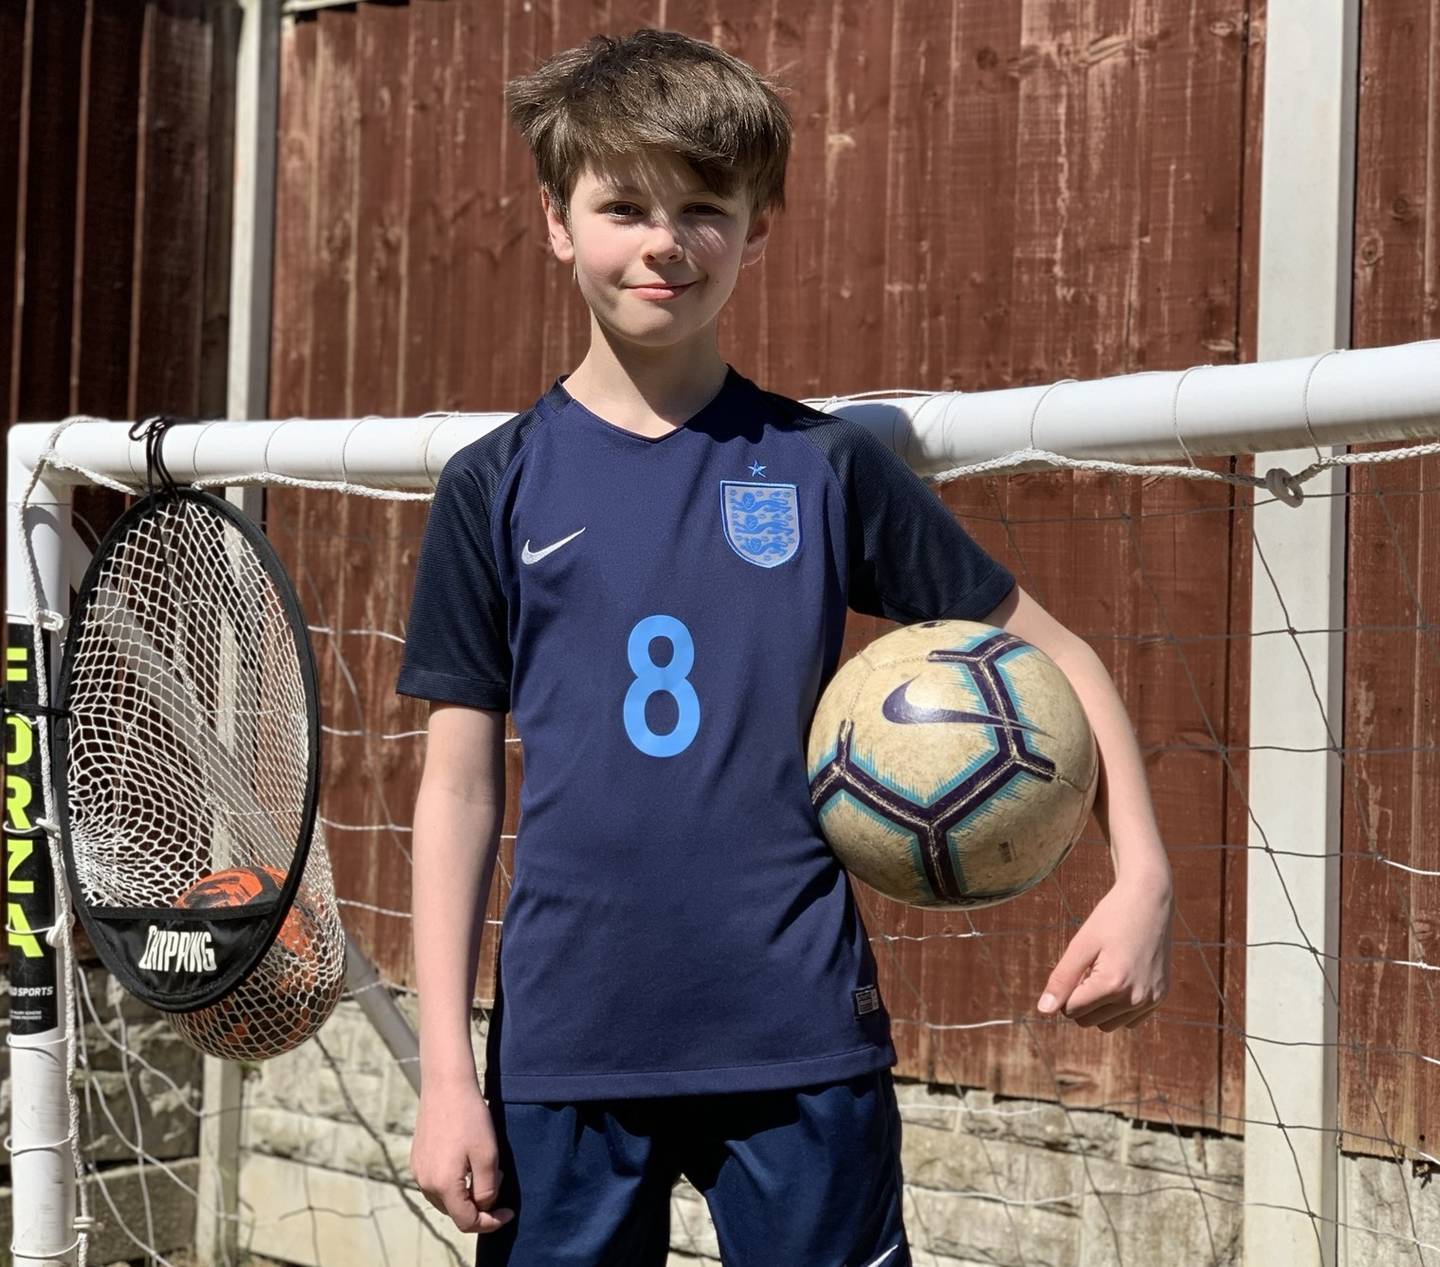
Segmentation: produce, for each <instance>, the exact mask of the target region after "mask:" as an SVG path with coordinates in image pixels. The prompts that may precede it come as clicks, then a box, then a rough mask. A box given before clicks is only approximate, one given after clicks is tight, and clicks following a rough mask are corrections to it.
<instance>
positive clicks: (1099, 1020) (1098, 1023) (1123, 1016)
mask: <svg viewBox="0 0 1440 1267" xmlns="http://www.w3.org/2000/svg"><path fill="white" fill-rule="evenodd" d="M1159 1006H1160V1001H1159V1000H1158V999H1157V1000H1155V1001H1154V1002H1151V1003H1131V1002H1129V1001H1128V1000H1126V999H1120V1000H1118V1001H1117V1000H1115V999H1114V998H1113V997H1111V998H1103V999H1100V1000H1098V1001H1097V1002H1095V1003H1093V1004H1091V1005H1090V1006H1089V1007H1087V1008H1082V1009H1080V1010H1079V1011H1077V1012H1073V1013H1072V1012H1068V1011H1067V1015H1068V1016H1069V1018H1070V1019H1071V1020H1072V1021H1074V1022H1075V1024H1077V1025H1078V1026H1080V1027H1081V1028H1082V1029H1098V1030H1101V1031H1102V1032H1104V1033H1106V1034H1109V1033H1112V1032H1114V1031H1115V1030H1117V1029H1120V1028H1121V1027H1122V1026H1123V1027H1125V1028H1126V1029H1133V1028H1134V1027H1135V1026H1136V1025H1139V1024H1140V1022H1141V1021H1143V1020H1145V1018H1146V1017H1148V1016H1149V1015H1150V1013H1151V1012H1153V1011H1155V1009H1156V1008H1158V1007H1159Z"/></svg>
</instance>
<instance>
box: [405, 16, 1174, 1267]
mask: <svg viewBox="0 0 1440 1267" xmlns="http://www.w3.org/2000/svg"><path fill="white" fill-rule="evenodd" d="M507 100H508V103H509V108H510V113H511V117H512V120H513V121H514V122H515V123H516V125H517V126H518V127H519V128H520V130H521V131H522V132H523V134H524V135H525V137H526V140H527V141H528V142H529V144H530V146H531V149H532V151H533V153H534V156H535V161H536V166H537V172H538V175H539V180H540V185H541V207H542V210H543V211H544V214H545V217H546V223H547V226H548V232H549V240H550V245H551V248H552V249H553V250H554V252H555V255H556V256H557V258H559V259H560V260H561V261H562V262H564V263H570V264H572V265H573V267H574V277H575V281H576V283H577V284H578V286H579V289H580V293H581V295H582V296H583V298H584V300H585V302H586V304H587V305H588V307H589V309H590V314H591V341H590V347H589V351H588V352H587V354H586V356H585V358H584V360H583V361H582V362H581V363H580V365H579V367H578V368H576V369H575V370H574V371H573V372H572V373H570V374H568V375H562V376H561V377H560V378H557V379H556V380H555V382H554V384H553V385H552V386H551V387H550V389H549V390H548V391H547V392H545V394H544V395H543V396H542V397H541V398H540V399H539V400H538V401H537V402H536V403H535V405H534V406H533V407H532V408H531V409H529V410H527V411H526V412H525V413H522V414H520V415H518V416H517V417H515V418H513V419H511V420H510V421H509V422H507V423H506V424H504V425H503V426H501V427H499V428H497V429H496V430H494V431H492V432H490V433H489V434H488V435H486V436H484V437H482V438H481V439H480V440H477V441H476V442H474V443H473V444H471V445H468V446H467V447H466V448H464V449H462V450H461V451H460V452H459V453H457V454H456V455H455V457H454V458H453V459H452V460H451V461H450V462H449V463H447V465H446V467H445V469H444V471H443V472H442V474H441V477H440V480H439V482H438V485H437V488H436V493H435V501H434V505H433V508H432V510H431V513H430V519H429V523H428V525H427V528H426V533H425V540H424V545H423V547H422V550H421V554H420V559H419V563H418V567H417V574H416V589H415V597H414V603H413V607H412V612H411V620H410V625H409V629H408V636H407V641H406V647H405V659H404V664H403V667H402V669H401V672H400V678H399V683H398V690H399V691H400V692H402V693H404V694H407V695H413V696H418V697H420V698H424V699H428V700H430V701H431V711H430V724H429V739H428V746H427V750H426V758H425V770H424V775H423V777H422V780H421V786H420V791H419V796H418V798H417V802H416V807H415V820H414V821H415V846H414V912H415V925H414V927H415V961H416V974H417V980H418V983H419V1000H420V1044H421V1070H422V1073H423V1092H422V1095H421V1102H420V1109H419V1115H418V1118H417V1123H416V1132H415V1140H414V1145H413V1148H412V1152H411V1165H412V1168H413V1170H414V1173H415V1176H416V1178H417V1180H418V1182H419V1184H420V1187H421V1189H422V1190H423V1191H424V1192H425V1195H426V1196H427V1198H428V1199H429V1200H430V1201H431V1202H432V1203H433V1204H434V1205H436V1206H437V1207H438V1208H440V1209H442V1210H444V1211H445V1212H447V1213H448V1214H449V1215H450V1216H451V1217H452V1218H453V1219H454V1221H455V1223H456V1225H457V1226H458V1227H460V1228H461V1229H462V1230H465V1231H474V1232H478V1233H481V1235H480V1238H479V1243H478V1259H477V1261H478V1262H479V1263H481V1264H510V1265H511V1267H548V1265H551V1264H555V1265H558V1264H562V1263H563V1264H575V1265H576V1267H663V1264H664V1263H665V1261H666V1258H667V1245H668V1240H669V1200H670V1191H671V1186H672V1184H673V1183H674V1182H675V1180H676V1179H677V1178H678V1176H679V1175H681V1174H684V1175H686V1176H687V1177H688V1178H689V1179H690V1181H691V1182H692V1183H693V1184H694V1185H695V1186H696V1187H697V1188H698V1189H699V1190H700V1192H701V1193H703V1194H704V1196H705V1198H706V1200H707V1202H708V1204H709V1207H710V1210H711V1213H712V1215H713V1217H714V1222H715V1226H716V1232H717V1235H718V1237H719V1242H720V1248H721V1252H722V1254H723V1257H724V1261H725V1262H726V1263H727V1264H737V1265H739V1267H840V1265H841V1264H844V1265H845V1267H882V1265H883V1267H903V1265H904V1264H908V1263H909V1262H910V1254H909V1249H908V1246H907V1242H906V1238H905V1230H904V1225H903V1220H902V1211H901V1173H900V1162H899V1156H900V1153H899V1146H900V1126H899V1115H898V1111H897V1109H896V1103H895V1096H894V1091H893V1087H892V1085H891V1075H890V1067H891V1065H892V1064H893V1063H894V1060H895V1053H894V1049H893V1047H892V1046H891V1043H890V1035H889V1019H888V1016H887V1014H886V1012H885V1010H884V1008H883V1006H881V1007H875V1006H874V1005H873V1001H874V988H873V987H874V985H875V963H874V959H873V957H872V955H871V951H870V947H869V944H868V939H867V935H866V932H865V928H864V925H863V923H862V922H861V919H860V916H859V913H858V911H857V910H856V908H855V905H854V902H853V899H852V896H851V891H850V888H849V884H848V882H847V879H846V877H845V875H844V873H843V871H841V869H840V868H839V866H838V864H837V863H836V861H835V859H834V856H833V854H832V853H831V851H830V850H829V848H828V847H827V846H826V845H825V843H824V841H823V839H822V838H821V837H820V835H819V833H818V827H817V823H816V820H815V816H814V811H813V809H812V808H811V805H810V801H809V793H808V786H807V780H806V771H805V759H804V749H805V736H806V730H807V727H808V723H809V719H810V717H811V714H812V712H813V709H814V705H815V702H816V699H817V697H818V694H819V691H820V688H821V687H822V685H823V684H824V682H825V681H826V680H827V679H828V678H829V676H830V675H831V674H832V673H833V671H834V669H835V667H836V661H837V658H838V655H839V651H840V641H841V635H842V631H843V626H844V617H845V609H846V607H847V605H848V606H849V607H853V608H855V609H857V610H859V611H862V612H870V613H875V614H879V615H883V616H886V617H889V618H891V619H893V620H898V621H907V622H908V621H914V620H927V619H938V618H943V617H953V618H966V619H974V620H984V621H988V622H989V623H991V624H995V625H1000V626H1003V627H1005V628H1007V629H1010V630H1013V631H1015V632H1016V633H1017V634H1019V635H1020V636H1021V637H1023V638H1025V639H1027V640H1028V641H1030V642H1033V643H1035V644H1036V645H1038V646H1040V647H1042V648H1043V649H1044V650H1046V651H1047V652H1048V653H1049V654H1050V655H1051V656H1053V657H1054V658H1055V659H1056V660H1057V661H1058V662H1059V664H1060V665H1061V667H1062V668H1063V669H1064V670H1065V671H1066V673H1067V674H1068V676H1069V678H1070V680H1071V681H1072V682H1073V684H1074V686H1075V689H1076V691H1077V693H1078V694H1079V695H1080V697H1081V699H1082V701H1083V703H1084V705H1085V708H1086V712H1087V714H1088V716H1089V717H1090V719H1091V722H1092V725H1093V728H1094V731H1095V734H1096V738H1097V742H1098V745H1099V748H1100V751H1101V757H1102V771H1103V772H1102V778H1101V784H1100V798H1099V800H1098V801H1097V806H1096V812H1097V815H1099V816H1100V817H1101V821H1102V822H1103V823H1105V824H1106V826H1107V831H1108V834H1109V838H1110V841H1111V846H1112V853H1113V856H1114V861H1115V869H1116V875H1117V879H1116V883H1115V887H1114V888H1112V889H1111V891H1110V892H1109V894H1107V896H1106V897H1105V898H1104V899H1103V900H1102V902H1101V903H1100V904H1099V906H1098V907H1097V908H1096V910H1095V912H1094V913H1093V914H1092V915H1091V917H1090V919H1089V920H1088V921H1087V922H1086V923H1085V924H1084V925H1083V926H1082V928H1081V929H1080V931H1079V932H1078V933H1077V934H1076V936H1075V938H1074V940H1073V941H1072V942H1071V944H1070V946H1069V948H1068V949H1067V951H1066V953H1065V956H1064V958H1062V960H1061V962H1060V964H1059V965H1058V966H1057V967H1056V969H1055V972H1054V973H1053V974H1052V976H1051V978H1050V980H1049V982H1048V985H1047V989H1046V993H1045V996H1044V997H1043V998H1042V999H1041V1001H1040V1005H1039V1007H1040V1010H1041V1012H1044V1013H1053V1012H1055V1011H1057V1010H1064V1012H1065V1013H1066V1014H1067V1015H1068V1016H1070V1017H1071V1018H1072V1019H1074V1020H1076V1021H1078V1022H1079V1023H1080V1024H1082V1025H1092V1024H1093V1025H1098V1026H1099V1027H1100V1028H1102V1029H1105V1030H1110V1029H1114V1028H1116V1027H1117V1026H1119V1025H1133V1024H1135V1023H1136V1022H1137V1021H1139V1020H1140V1019H1141V1018H1142V1017H1143V1016H1144V1015H1146V1014H1147V1013H1148V1012H1149V1011H1150V1010H1151V1009H1152V1008H1153V1007H1154V1006H1156V1005H1157V1004H1158V1002H1159V1000H1160V998H1161V997H1162V996H1163V994H1164V991H1165V987H1166V971H1167V960H1168V951H1169V920H1170V901H1171V898H1170V873H1169V868H1168V864H1167V862H1166V859H1165V854H1164V849H1163V847H1162V845H1161V843H1160V840H1159V836H1158V832H1157V830H1156V827H1155V822H1154V817H1153V813H1152V810H1151V806H1150V801H1149V795H1148V791H1147V789H1146V785H1145V779H1144V774H1143V771H1142V767H1141V762H1140V757H1139V753H1138V750H1137V748H1136V744H1135V739H1134V735H1133V733H1132V731H1131V729H1130V725H1129V722H1128V720H1127V718H1126V716H1125V713H1124V710H1123V708H1122V706H1121V704H1120V702H1119V699H1118V697H1117V696H1116V694H1115V690H1114V687H1113V685H1112V684H1111V683H1110V681H1109V678H1108V676H1107V675H1106V673H1105V671H1104V669H1103V667H1102V666H1101V665H1100V663H1099V661H1098V660H1097V659H1096V657H1095V656H1094V655H1093V653H1092V652H1091V651H1090V650H1089V648H1088V647H1087V646H1086V645H1085V644H1084V643H1082V642H1080V641H1079V640H1078V639H1077V638H1075V637H1074V636H1073V635H1071V634H1070V633H1068V632H1067V631H1066V630H1065V629H1063V628H1062V627H1061V626H1060V625H1058V624H1057V623H1056V622H1055V621H1054V620H1052V619H1051V618H1050V617H1049V616H1047V615H1046V614H1045V612H1044V611H1043V610H1042V609H1041V608H1040V607H1039V606H1037V605H1036V604H1035V603H1034V602H1033V600H1031V599H1030V598H1029V597H1028V596H1027V595H1026V594H1025V593H1024V592H1023V591H1022V590H1020V589H1019V588H1018V587H1016V585H1015V583H1014V578H1013V577H1012V576H1011V575H1010V574H1009V573H1008V572H1007V571H1006V570H1005V568H1004V567H1002V566H1001V565H1000V564H999V563H997V562H996V561H995V560H993V559H991V558H989V557H988V556H987V555H986V554H985V553H984V552H983V551H982V550H980V549H979V547H978V546H976V545H975V543H974V542H973V541H971V540H970V538H969V537H968V536H967V535H966V534H965V532H964V531H963V530H962V529H961V528H960V526H959V525H958V524H957V523H956V522H955V520H954V519H953V517H952V516H951V515H950V514H949V513H948V512H947V511H946V510H945V508H944V507H943V505H942V504H941V503H940V501H939V500H938V499H937V498H936V497H935V496H934V494H933V493H932V492H930V490H929V489H928V488H926V486H925V485H924V484H923V482H921V481H920V480H919V479H918V478H917V477H916V476H915V475H914V474H913V473H912V472H911V471H910V470H909V468H908V467H906V466H905V464H904V463H903V462H902V461H901V460H900V459H899V458H898V457H896V456H895V455H894V454H893V453H891V452H890V451H889V450H888V449H886V448H885V447H884V446H883V445H881V444H880V443H879V442H878V441H876V440H875V439H874V438H873V437H871V436H870V435H869V433H868V432H867V431H865V430H864V428H862V427H859V426H857V425H855V424H853V423H848V422H845V421H843V420H841V419H838V418H835V417H832V416H829V415H826V414H822V413H819V412H816V411H813V410H810V409H807V408H805V407H803V406H801V405H799V404H797V403H796V402H795V401H792V400H789V399H787V398H785V397H782V396H779V395H775V394H773V393H768V392H764V391H762V390H761V389H759V388H758V387H756V386H755V385H754V384H753V383H751V382H750V381H749V380H748V379H746V378H744V377H742V376H741V375H740V374H739V373H737V372H736V371H735V370H734V369H733V368H732V367H730V366H729V365H727V364H726V363H725V361H723V360H722V359H721V357H720V355H719V353H718V351H717V348H716V322H717V319H718V316H719V313H720V310H721V309H722V308H723V306H724V304H725V302H726V301H727V299H728V298H729V297H730V294H731V292H732V290H733V288H734V286H735V283H736V280H737V277H738V275H739V271H740V269H741V268H742V267H743V266H745V265H749V264H754V263H756V262H758V261H759V259H760V258H761V256H762V254H763V252H764V249H765V244H766V240H767V236H768V233H769V229H770V223H771V214H772V212H773V211H775V210H778V209H781V208H783V182H784V171H785V163H786V159H787V157H788V152H789V144H790V123H789V118H788V116H787V113H786V110H785V108H784V106H783V104H782V103H781V102H780V100H779V98H778V97H777V96H776V94H775V92H774V90H773V88H772V87H771V86H770V85H769V84H767V83H766V82H765V81H764V80H763V79H761V78H760V77H759V76H758V75H757V74H756V73H755V72H754V71H753V70H752V69H751V68H750V67H748V66H747V65H745V64H744V63H743V62H740V61H738V60H736V59H734V58H732V57H730V56H728V55H727V54H725V53H723V52H722V51H721V50H719V49H717V48H715V47H713V46H712V45H709V44H705V43H701V42H699V41H696V40H691V39H688V38H686V37H684V36H682V35H679V34H676V33H673V32H661V31H653V30H641V31H637V32H634V33H633V34H632V35H630V36H628V37H626V38H624V39H620V40H612V39H608V38H605V37H596V38H595V39H593V40H591V41H590V42H589V44H587V45H586V46H584V47H582V48H578V49H572V50H569V51H568V52H564V53H561V54H559V55H558V56H556V57H555V58H553V59H551V60H550V61H549V62H547V63H545V65H543V66H541V67H540V68H539V69H538V70H537V71H536V72H535V73H534V74H532V75H530V76H528V77H525V78H522V79H519V80H516V81H514V82H513V83H511V84H510V85H509V87H508V89H507ZM747 499H749V500H747ZM756 499H765V500H767V501H768V502H769V503H770V504H771V508H772V509H771V515H770V518H769V520H768V522H769V523H770V525H771V529H770V531H769V533H768V535H767V533H766V532H765V531H763V526H762V530H761V531H760V532H756V531H754V529H755V527H756V524H757V523H758V522H759V521H758V520H752V521H750V522H749V524H748V527H749V528H750V529H751V531H743V530H742V529H744V528H745V527H746V526H747V521H746V515H747V513H749V509H748V508H750V507H752V506H753V505H754V503H755V500H756ZM777 508H778V511H777ZM507 710H509V711H512V712H513V714H514V718H515V726H516V730H517V732H518V734H519V736H520V738H521V740H522V741H523V744H524V754H525V778H524V783H523V787H522V790H521V803H520V810H521V822H520V828H519V834H518V837H517V840H516V846H515V874H514V878H513V886H512V889H511V893H510V897H509V901H508V904H507V907H506V913H505V921H504V927H503V930H502V947H501V950H500V953H499V959H500V964H499V970H498V981H497V989H496V1005H495V1011H494V1015H493V1017H492V1021H491V1028H490V1033H489V1038H488V1044H487V1062H486V1079H485V1082H486V1085H485V1092H484V1094H483V1095H482V1094H481V1091H480V1088H479V1087H478V1086H477V1084H476V1079H475V1069H474V1062H473V1060H472V1057H471V1050H470V1031H469V1011H470V1002H471V987H472V983H473V980H474V973H475V962H476V955H477V950H478V945H479V933H480V927H481V915H482V913H483V911H484V907H485V897H486V893H487V891H488V888H489V883H490V877H491V873H492V870H493V867H494V861H495V853H496V849H497V844H498V834H499V830H500V820H501V813H502V809H503V805H504V786H505V783H504V763H503V756H502V744H503V734H504V727H503V717H504V713H505V712H506V711H507ZM487 1101H488V1104H487Z"/></svg>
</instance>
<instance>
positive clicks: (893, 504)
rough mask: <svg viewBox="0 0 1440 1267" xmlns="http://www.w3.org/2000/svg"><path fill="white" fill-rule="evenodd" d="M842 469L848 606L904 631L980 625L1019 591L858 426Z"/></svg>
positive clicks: (926, 489) (899, 461) (901, 464)
mask: <svg viewBox="0 0 1440 1267" xmlns="http://www.w3.org/2000/svg"><path fill="white" fill-rule="evenodd" d="M847 431H850V432H851V437H850V438H851V443H849V444H846V445H844V446H843V448H844V449H845V450H846V451H847V452H846V458H847V459H848V460H844V461H841V462H839V463H838V464H837V471H836V473H837V475H839V476H840V478H841V482H842V485H844V487H845V496H846V521H847V527H848V532H849V572H850V594H849V604H850V606H851V607H852V608H854V609H855V610H856V611H857V612H861V613H863V614H864V615H867V616H883V617H885V618H886V619H887V620H893V621H897V622H899V623H901V624H912V623H914V622H916V621H920V620H947V619H948V620H981V619H983V618H984V617H986V616H988V615H989V614H990V613H991V612H992V611H994V610H995V608H996V607H997V606H999V604H1000V602H1001V600H1002V599H1003V598H1004V597H1005V596H1006V595H1007V594H1008V593H1009V592H1010V591H1011V590H1012V589H1013V588H1014V586H1015V578H1014V576H1012V575H1011V573H1010V572H1009V571H1008V570H1007V569H1006V568H1005V567H1004V565H1003V564H1001V563H999V562H998V561H997V560H995V559H993V558H991V556H990V555H989V554H987V553H986V552H985V551H984V550H983V549H982V548H981V547H980V546H979V545H978V544H976V542H975V541H974V540H973V539H972V538H971V536H970V535H969V533H967V532H966V531H965V529H964V528H962V527H961V526H960V524H959V523H957V522H956V520H955V516H954V515H953V514H952V513H951V512H950V510H949V508H948V507H946V505H945V503H944V502H942V501H941V500H940V498H939V497H938V496H937V495H936V493H935V491H934V490H933V489H932V488H931V487H930V486H929V485H928V484H926V483H925V481H924V480H922V479H921V478H920V477H919V476H918V475H916V474H915V472H914V471H912V470H911V469H910V467H909V466H908V465H907V464H906V462H905V460H904V459H903V458H901V457H900V456H899V455H898V454H897V453H895V452H894V450H892V449H890V448H889V447H888V446H886V445H885V444H883V443H882V442H881V441H880V440H878V439H877V438H876V437H875V436H874V435H872V434H871V432H870V431H869V430H867V429H866V428H865V427H863V426H861V425H860V424H858V423H851V424H849V426H848V427H847Z"/></svg>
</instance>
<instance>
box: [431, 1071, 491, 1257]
mask: <svg viewBox="0 0 1440 1267" xmlns="http://www.w3.org/2000/svg"><path fill="white" fill-rule="evenodd" d="M421 1085H422V1087H427V1086H428V1084H426V1083H424V1082H423V1080H422V1084H421ZM410 1170H411V1172H412V1173H413V1174H414V1176H415V1181H416V1183H418V1184H419V1185H420V1191H421V1192H423V1193H424V1194H425V1199H426V1200H427V1201H428V1202H430V1204H431V1205H433V1206H434V1207H435V1208H436V1209H437V1210H439V1211H440V1212H441V1213H442V1214H448V1215H449V1216H450V1218H451V1220H452V1221H453V1222H454V1224H455V1226H456V1227H457V1228H459V1229H460V1230H461V1231H462V1232H480V1233H484V1232H494V1231H497V1230H498V1229H499V1228H502V1227H504V1226H505V1224H507V1223H508V1222H510V1220H511V1219H513V1218H514V1217H515V1212H514V1211H513V1210H507V1209H494V1208H493V1207H494V1205H495V1202H496V1200H498V1199H499V1196H500V1180H501V1178H502V1177H503V1176H502V1174H501V1172H500V1167H499V1164H498V1155H497V1149H496V1146H495V1127H494V1125H493V1124H492V1122H491V1121H490V1106H489V1105H487V1104H486V1103H485V1097H484V1096H482V1095H481V1094H480V1088H479V1087H477V1086H476V1085H475V1084H474V1083H473V1082H469V1083H458V1084H453V1085H452V1084H442V1083H436V1084H435V1086H434V1089H433V1090H422V1091H421V1094H420V1111H419V1113H418V1114H417V1116H416V1119H415V1138H414V1140H413V1141H412V1142H411V1144H410ZM467 1179H468V1180H469V1182H468V1184H467V1182H466V1180H467Z"/></svg>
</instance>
